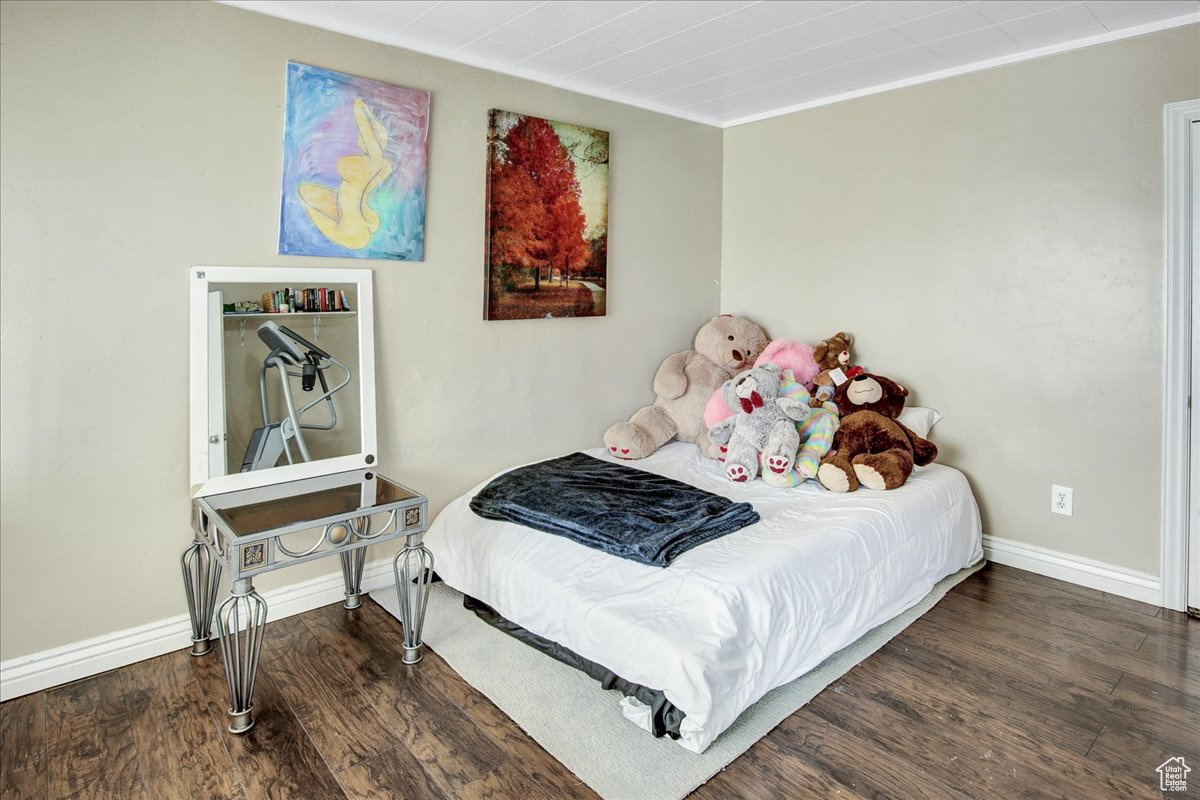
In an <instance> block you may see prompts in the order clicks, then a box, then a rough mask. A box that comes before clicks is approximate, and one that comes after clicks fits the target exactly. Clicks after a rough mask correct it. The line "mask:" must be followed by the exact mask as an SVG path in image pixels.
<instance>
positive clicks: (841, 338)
mask: <svg viewBox="0 0 1200 800" xmlns="http://www.w3.org/2000/svg"><path fill="white" fill-rule="evenodd" d="M853 345H854V337H853V336H851V335H850V334H848V333H846V332H845V331H842V332H840V333H835V334H834V335H833V336H830V337H829V338H828V339H823V340H821V341H820V342H817V346H816V347H814V348H813V360H814V361H816V362H817V366H818V367H820V368H821V371H820V372H819V373H817V377H816V379H815V380H814V381H813V383H814V385H815V387H816V388H815V389H814V390H813V394H812V398H811V399H810V400H809V401H808V404H809V405H810V406H812V407H813V408H820V407H821V404H822V403H824V402H825V401H826V400H829V399H830V398H831V397H833V394H834V391H835V390H836V389H837V384H836V383H835V382H834V380H833V371H834V370H835V369H840V370H841V371H842V373H843V374H844V375H845V376H846V377H847V378H853V377H855V376H856V375H859V374H860V373H861V372H862V367H852V366H850V348H851V347H852V346H853Z"/></svg>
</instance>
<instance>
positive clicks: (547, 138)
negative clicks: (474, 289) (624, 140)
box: [484, 109, 608, 320]
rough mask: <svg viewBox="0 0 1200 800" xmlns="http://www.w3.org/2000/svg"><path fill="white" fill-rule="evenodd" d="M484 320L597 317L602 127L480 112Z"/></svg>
mask: <svg viewBox="0 0 1200 800" xmlns="http://www.w3.org/2000/svg"><path fill="white" fill-rule="evenodd" d="M487 176H488V180H487V245H486V246H487V255H486V258H485V266H486V271H487V278H486V282H485V285H486V289H485V295H486V301H485V305H484V319H489V320H491V319H534V318H544V317H600V316H604V315H605V311H606V300H605V296H606V288H605V287H606V284H607V281H608V132H607V131H601V130H597V129H595V128H585V127H583V126H581V125H572V124H570V123H567V122H555V121H553V120H548V119H542V118H541V117H531V116H528V115H525V114H516V113H514V112H512V111H500V110H499V109H492V110H491V111H489V112H488V173H487Z"/></svg>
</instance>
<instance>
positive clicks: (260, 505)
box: [181, 267, 433, 733]
mask: <svg viewBox="0 0 1200 800" xmlns="http://www.w3.org/2000/svg"><path fill="white" fill-rule="evenodd" d="M191 284H192V287H191V288H192V291H191V340H192V375H191V378H192V379H191V452H192V483H193V491H192V533H193V541H192V543H191V545H189V546H188V548H187V549H186V550H185V551H184V554H183V557H182V559H181V564H182V569H183V582H184V589H185V594H186V596H187V603H188V612H189V614H190V616H191V622H192V655H194V656H202V655H205V654H206V653H208V652H210V651H211V649H212V644H211V638H212V628H213V627H214V624H215V627H216V632H217V636H218V638H219V639H220V641H221V652H222V658H223V661H224V666H225V676H226V683H227V686H228V690H229V696H230V703H229V715H230V723H229V730H230V731H231V732H233V733H245V732H246V731H248V730H250V728H251V727H252V726H253V725H254V719H253V716H252V710H253V705H254V702H253V700H254V680H255V676H256V674H257V671H258V659H259V652H260V650H261V647H262V636H263V630H264V628H265V626H266V622H267V604H266V602H265V601H264V600H263V598H262V597H261V595H259V594H258V592H256V591H255V590H254V583H253V581H254V577H255V576H257V575H260V574H262V573H265V572H272V571H275V570H279V569H283V568H285V567H289V566H292V565H293V564H303V563H306V562H309V561H314V560H317V559H321V558H327V557H329V556H333V555H336V556H338V557H339V559H340V561H341V566H342V577H343V581H344V584H345V598H346V599H345V603H344V605H345V607H346V608H347V609H354V608H357V607H358V606H359V605H360V604H361V591H362V576H363V567H364V565H365V563H366V549H367V547H369V546H371V545H374V544H380V543H383V542H387V541H392V540H396V539H403V541H404V545H403V547H402V548H401V550H400V552H399V553H398V554H397V555H396V557H395V559H394V560H393V562H392V571H393V576H394V578H395V580H396V592H397V596H398V600H399V605H400V610H401V620H402V623H403V626H404V632H403V637H404V638H403V654H404V655H403V661H404V663H406V664H415V663H417V662H418V661H420V659H421V646H422V643H421V630H422V627H423V624H424V619H425V604H426V600H427V598H428V594H429V580H430V577H431V575H432V572H433V556H432V554H431V553H430V552H429V550H428V549H426V548H425V546H424V545H423V544H422V542H421V537H422V534H423V533H424V532H425V529H426V527H427V526H428V501H427V499H426V497H425V496H424V495H422V494H421V493H420V492H417V491H414V490H412V489H409V488H407V487H405V486H403V485H402V484H400V483H397V482H395V481H393V480H390V479H389V478H386V477H384V476H382V475H380V474H379V473H378V472H377V471H376V470H375V469H374V468H373V466H372V465H374V464H375V461H376V458H375V451H376V447H375V445H376V442H375V384H374V374H375V370H374V363H373V362H374V346H373V329H372V310H371V303H372V295H371V272H370V270H357V269H356V270H328V269H272V268H251V267H246V268H242V267H194V268H193V269H192V274H191ZM272 286H284V287H299V286H303V287H308V286H313V287H322V289H321V294H324V293H325V289H326V288H328V289H330V295H331V296H332V292H333V291H337V292H339V293H340V295H341V296H345V297H346V298H347V299H348V301H350V302H352V303H353V304H356V305H357V313H356V314H347V313H346V312H345V311H344V309H339V310H338V311H334V312H331V313H332V314H338V315H339V316H340V317H343V318H345V317H351V318H353V320H355V323H354V324H351V325H350V326H348V327H345V328H343V329H342V330H341V331H338V332H337V333H338V334H340V335H330V333H329V331H330V328H331V327H334V326H332V325H327V326H326V328H325V331H326V338H327V340H329V341H326V342H325V343H318V342H314V341H309V340H308V339H307V338H305V337H304V336H303V335H302V334H299V333H296V331H295V330H293V329H292V328H291V327H289V325H293V324H295V323H296V322H298V321H299V319H300V318H301V316H302V315H301V314H296V315H294V316H293V315H292V314H289V313H267V312H265V311H263V312H258V313H253V312H252V313H251V314H249V315H248V316H252V317H254V318H255V319H254V322H255V323H257V325H256V327H257V330H256V334H257V335H256V336H254V337H247V336H246V335H245V331H244V330H242V328H243V327H244V323H245V319H244V318H242V319H241V320H239V325H238V329H237V332H236V334H234V333H233V332H232V331H231V330H230V329H229V326H228V325H227V324H226V323H227V321H228V320H229V317H230V316H231V315H230V313H229V308H230V306H233V307H234V308H237V307H238V306H239V305H242V304H246V303H249V302H250V300H249V299H248V298H253V297H256V296H259V295H260V294H261V296H262V297H263V298H264V301H265V300H266V299H267V298H268V297H269V296H272V295H274V292H275V291H277V290H273V289H272V288H271V287H272ZM264 287H266V288H264ZM296 294H298V295H302V296H308V295H307V292H304V291H303V290H298V291H297V292H296ZM274 296H278V295H274ZM317 296H320V294H318V295H317ZM231 297H232V298H234V299H233V301H232V302H227V301H228V300H229V298H231ZM352 307H354V305H352ZM303 316H304V317H312V318H313V335H314V338H318V339H319V338H320V330H321V329H320V328H319V327H318V325H319V320H320V319H321V317H322V316H323V314H322V313H321V311H320V310H317V311H312V310H310V311H308V312H306V313H305V314H304V315H303ZM297 327H299V326H297ZM246 348H251V350H250V351H249V352H246V351H245V350H246ZM335 349H336V350H338V351H339V352H342V353H344V354H346V353H349V354H351V355H344V358H345V359H346V361H345V362H343V361H342V360H339V359H338V358H337V357H336V356H334V355H333V354H332V352H333V351H334V350H335ZM255 362H258V363H259V364H260V366H258V367H257V372H258V379H257V381H256V380H254V379H253V377H254V376H253V373H254V371H255V370H254V367H255V366H256V365H255ZM239 364H240V366H235V365H239ZM331 365H332V366H337V367H339V368H340V369H341V371H342V372H344V373H345V375H346V377H345V379H344V380H342V379H339V383H338V384H337V388H336V389H335V390H334V392H341V394H339V395H338V397H334V396H333V395H334V392H330V391H329V388H330V387H329V385H328V383H327V381H326V380H325V376H324V372H323V371H324V369H326V368H328V367H330V366H331ZM270 370H274V372H275V375H276V378H273V379H272V380H271V381H268V380H267V378H266V376H267V374H268V372H269V371H270ZM318 373H319V374H318ZM318 378H319V379H320V388H318V387H317V379H318ZM271 387H275V388H274V389H272V388H271ZM343 389H346V390H348V391H342V390H343ZM314 394H315V396H316V399H315V400H309V401H308V402H305V401H304V399H303V398H305V397H306V396H313V395H314ZM344 395H347V396H350V397H352V398H353V397H356V398H357V404H356V405H355V404H353V403H350V402H347V401H345V400H344V399H341V398H342V397H343V396H344ZM339 400H340V403H339ZM245 409H253V410H254V411H256V412H258V414H259V416H258V417H255V416H254V415H253V414H251V413H244V410H245ZM260 423H261V424H260ZM339 426H340V427H341V428H342V429H343V430H341V431H338V428H339ZM235 428H240V429H235ZM306 430H307V431H310V432H311V433H307V434H306V433H305V431H306ZM347 431H349V435H347ZM339 434H340V435H339ZM268 441H270V442H271V444H272V446H270V447H265V446H264V443H265V442H268ZM229 442H237V443H239V444H240V445H241V447H238V448H237V450H241V449H242V448H244V449H245V455H242V454H241V453H240V452H236V451H235V452H231V451H230V448H229V446H228V443H229ZM306 442H307V444H306ZM236 465H240V467H241V468H240V470H237V471H235V470H234V467H235V466H236ZM226 572H227V573H228V575H229V579H230V588H229V594H228V597H226V599H225V600H224V601H223V602H222V603H221V604H220V606H219V607H218V606H217V600H218V598H219V596H220V586H221V583H222V574H223V573H226Z"/></svg>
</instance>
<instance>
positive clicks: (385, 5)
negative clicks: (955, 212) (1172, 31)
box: [225, 0, 1200, 127]
mask: <svg viewBox="0 0 1200 800" xmlns="http://www.w3.org/2000/svg"><path fill="white" fill-rule="evenodd" d="M225 1H226V2H227V3H228V4H229V5H234V6H238V7H240V8H245V9H249V10H252V11H260V12H262V13H265V14H271V15H273V16H277V17H283V18H285V19H291V20H295V21H297V22H303V23H306V24H309V25H315V26H317V27H321V28H327V29H329V30H333V31H339V32H341V33H348V34H350V35H353V36H358V37H361V38H364V39H371V40H373V41H376V42H383V43H385V44H392V45H396V46H397V47H403V48H406V49H409V50H418V51H421V52H423V53H430V54H432V55H436V56H441V57H443V58H449V59H452V60H454V61H461V62H463V63H466V64H472V65H475V66H480V67H486V68H488V69H493V70H497V71H499V72H504V73H508V74H511V75H517V76H520V77H524V78H531V79H533V80H536V81H541V82H543V83H549V84H552V85H555V86H561V87H564V88H567V89H571V90H574V91H578V92H583V93H586V94H590V95H595V96H598V97H604V98H608V99H612V100H618V101H621V102H624V103H629V104H631V105H635V106H640V107H643V108H648V109H652V110H654V111H661V112H664V113H667V114H672V115H675V116H679V117H685V118H687V119H693V120H696V121H699V122H705V123H709V124H712V125H718V126H722V127H727V126H730V125H737V124H740V123H744V122H750V121H753V120H756V119H763V118H765V117H770V116H775V115H777V114H782V113H786V112H788V111H795V110H799V109H801V108H809V107H812V106H816V105H822V104H824V103H828V102H834V101H836V100H841V99H846V98H849V97H857V96H861V95H863V94H870V93H872V92H875V91H881V90H884V89H888V88H895V87H897V86H906V85H910V84H913V83H919V82H922V81H925V80H933V79H936V78H941V77H946V76H948V75H953V74H959V73H962V72H969V71H972V70H975V69H981V68H984V67H989V66H995V65H997V64H1003V63H1009V62H1012V61H1019V60H1022V59H1024V58H1032V57H1038V56H1042V55H1047V54H1050V53H1054V52H1061V51H1063V50H1069V49H1073V48H1075V47H1082V46H1086V45H1090V44H1098V43H1101V42H1105V41H1112V40H1115V39H1120V38H1125V37H1126V36H1132V35H1137V34H1140V33H1148V32H1150V31H1154V30H1160V29H1163V28H1168V27H1173V26H1175V25H1181V24H1186V23H1189V22H1200V0H1086V2H1070V1H1069V0H976V1H970V2H958V0H903V1H900V2H898V1H896V0H869V1H868V2H851V1H849V0H813V1H811V2H799V0H793V1H792V2H782V1H780V0H767V1H766V2H753V1H752V0H704V1H703V2H688V1H687V0H680V1H677V2H672V1H670V0H661V1H659V2H646V0H609V1H607V2H598V1H597V0H580V1H575V0H552V1H551V2H544V1H543V0H496V1H495V2H482V1H480V0H475V1H474V2H471V1H468V0H441V2H437V1H436V0H374V1H373V2H363V1H362V0H339V2H333V1H332V0H225ZM323 66H329V65H323ZM1197 69H1200V65H1197Z"/></svg>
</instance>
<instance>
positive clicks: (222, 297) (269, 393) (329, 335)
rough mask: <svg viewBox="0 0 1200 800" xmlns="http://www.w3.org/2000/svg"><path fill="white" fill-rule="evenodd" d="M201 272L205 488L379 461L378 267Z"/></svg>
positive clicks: (196, 272) (197, 378)
mask: <svg viewBox="0 0 1200 800" xmlns="http://www.w3.org/2000/svg"><path fill="white" fill-rule="evenodd" d="M192 272H193V274H192V306H191V307H192V470H191V472H192V483H193V490H194V493H195V494H198V495H199V494H205V495H206V494H211V493H213V492H225V491H233V490H236V489H242V488H250V487H254V486H264V485H268V484H271V483H277V482H280V481H288V480H296V479H299V478H305V477H311V476H314V475H323V474H330V473H333V472H339V471H342V470H348V469H356V468H361V467H363V466H366V465H370V464H372V463H374V461H375V418H374V413H375V400H374V391H375V389H374V387H375V384H374V364H373V359H374V343H373V340H372V330H371V327H372V326H371V319H372V315H371V272H370V270H361V269H355V270H331V269H270V268H255V267H195V268H193V271H192Z"/></svg>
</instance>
